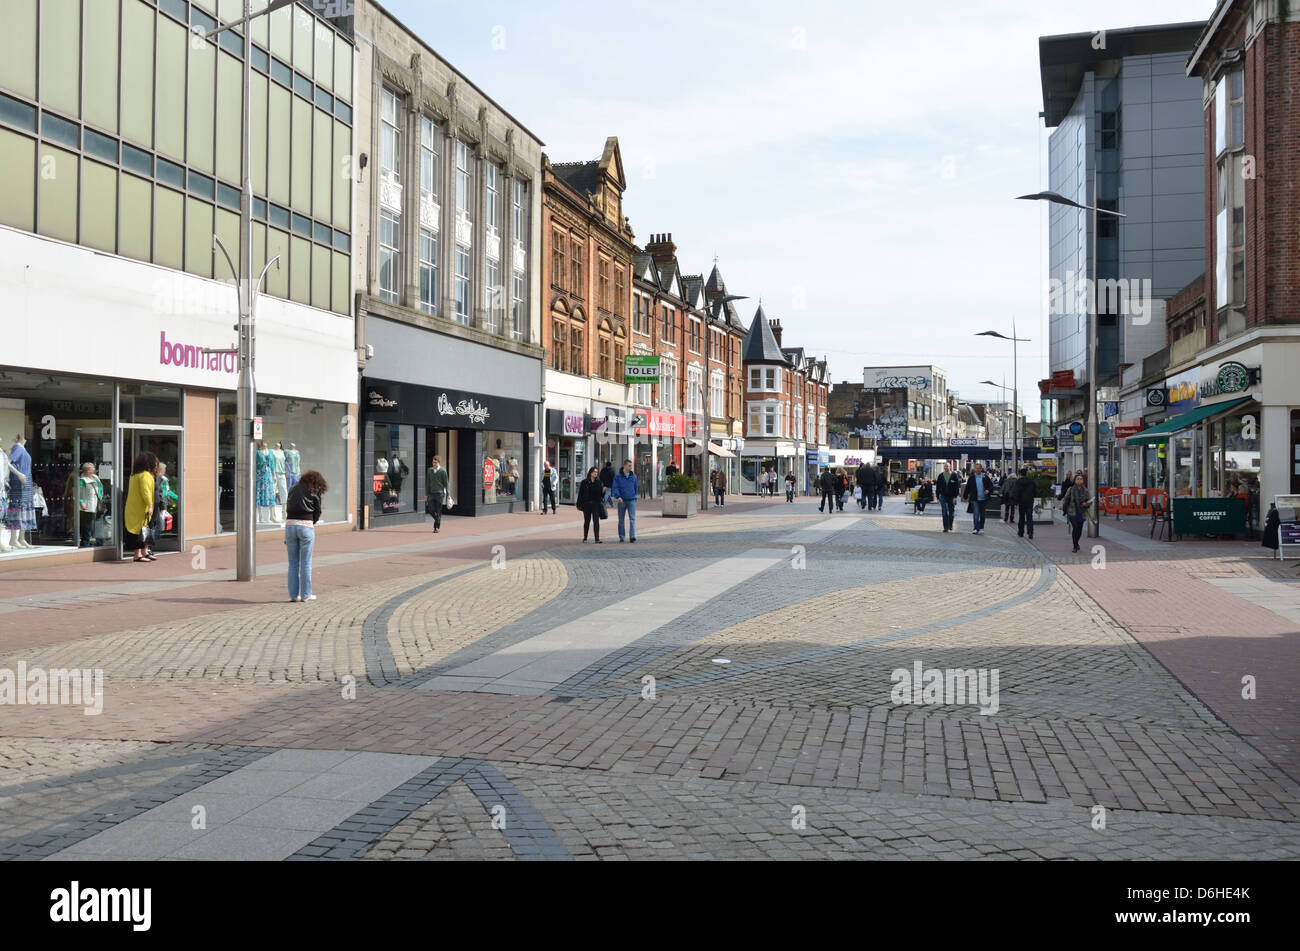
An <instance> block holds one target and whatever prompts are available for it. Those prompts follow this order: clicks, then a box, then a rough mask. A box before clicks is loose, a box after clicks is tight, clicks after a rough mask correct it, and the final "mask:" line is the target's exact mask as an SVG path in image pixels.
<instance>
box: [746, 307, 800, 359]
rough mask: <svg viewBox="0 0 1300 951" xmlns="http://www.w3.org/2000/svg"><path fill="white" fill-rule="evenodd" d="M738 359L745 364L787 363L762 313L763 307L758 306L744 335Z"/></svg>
mask: <svg viewBox="0 0 1300 951" xmlns="http://www.w3.org/2000/svg"><path fill="white" fill-rule="evenodd" d="M740 359H741V360H742V361H743V362H745V363H788V362H789V361H788V360H786V358H785V354H784V353H782V352H781V348H780V347H778V346H777V345H776V336H775V335H774V334H773V333H772V327H771V325H770V324H769V323H768V322H767V314H765V313H763V305H762V304H759V305H758V310H756V311H755V312H754V320H753V322H752V323H751V324H750V325H749V333H748V334H746V335H745V343H744V346H742V347H741V348H740Z"/></svg>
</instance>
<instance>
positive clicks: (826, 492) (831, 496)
mask: <svg viewBox="0 0 1300 951" xmlns="http://www.w3.org/2000/svg"><path fill="white" fill-rule="evenodd" d="M828 505H829V506H830V509H831V511H832V512H834V511H835V493H834V492H833V491H832V490H830V489H822V500H821V503H820V504H819V505H818V506H817V511H819V512H820V511H822V510H823V509H825V508H826V507H827V506H828Z"/></svg>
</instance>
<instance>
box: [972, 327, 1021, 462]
mask: <svg viewBox="0 0 1300 951" xmlns="http://www.w3.org/2000/svg"><path fill="white" fill-rule="evenodd" d="M975 336H977V337H997V338H998V339H999V340H1010V341H1011V411H1012V413H1018V412H1019V409H1020V373H1019V370H1020V358H1019V356H1018V355H1017V353H1016V350H1017V348H1016V344H1018V343H1029V338H1028V337H1017V336H1016V322H1015V321H1014V320H1013V321H1011V336H1010V337H1008V336H1007V335H1006V334H1004V333H998V331H996V330H983V331H980V332H979V333H977V334H976V335H975ZM1012 419H1013V421H1014V423H1013V425H1014V427H1015V432H1014V433H1013V434H1012V436H1011V471H1012V472H1019V471H1020V461H1019V460H1020V417H1019V415H1016V416H1013V417H1012Z"/></svg>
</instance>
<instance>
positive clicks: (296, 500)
mask: <svg viewBox="0 0 1300 951" xmlns="http://www.w3.org/2000/svg"><path fill="white" fill-rule="evenodd" d="M328 488H329V486H327V485H326V484H325V479H324V478H323V477H322V476H321V474H320V473H319V472H317V471H316V470H315V469H308V470H307V471H306V472H304V473H303V474H302V475H301V476H300V477H299V479H298V481H297V482H296V483H295V484H294V487H293V488H292V489H290V490H289V498H288V501H287V502H286V503H285V513H284V514H285V522H284V544H285V545H286V546H287V547H288V549H289V600H290V601H315V600H316V595H314V594H312V593H311V552H312V549H313V548H315V547H316V523H317V522H319V521H320V497H321V496H322V495H324V494H325V491H326V489H328Z"/></svg>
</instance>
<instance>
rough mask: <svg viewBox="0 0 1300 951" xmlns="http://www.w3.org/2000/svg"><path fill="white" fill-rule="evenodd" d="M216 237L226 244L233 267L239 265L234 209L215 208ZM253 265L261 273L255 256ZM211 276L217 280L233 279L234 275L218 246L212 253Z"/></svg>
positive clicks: (237, 223) (237, 229)
mask: <svg viewBox="0 0 1300 951" xmlns="http://www.w3.org/2000/svg"><path fill="white" fill-rule="evenodd" d="M216 231H217V237H218V238H220V239H221V243H222V244H224V245H225V246H226V251H227V252H228V253H229V254H230V256H231V258H233V259H234V262H235V267H239V261H240V257H239V254H240V250H239V249H240V246H241V242H240V240H239V214H238V212H234V211H227V210H226V209H224V208H218V209H217V228H216ZM253 266H254V267H256V268H258V273H259V274H260V273H261V265H260V264H259V263H258V261H257V258H254V259H253ZM212 276H213V277H215V278H216V279H217V280H219V281H232V282H233V281H234V280H235V276H234V275H233V274H231V273H230V265H229V264H227V263H226V255H224V254H222V253H221V249H220V248H218V249H217V250H216V251H214V252H213V254H212Z"/></svg>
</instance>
